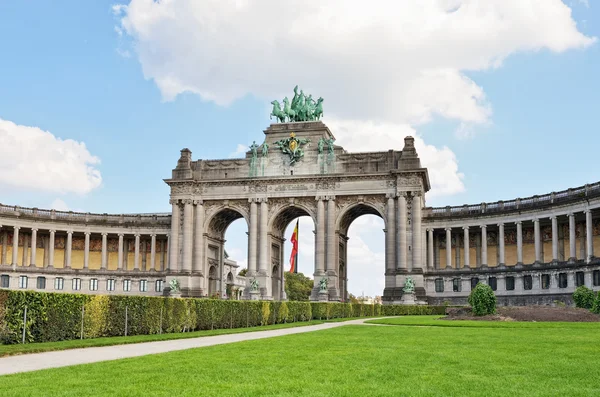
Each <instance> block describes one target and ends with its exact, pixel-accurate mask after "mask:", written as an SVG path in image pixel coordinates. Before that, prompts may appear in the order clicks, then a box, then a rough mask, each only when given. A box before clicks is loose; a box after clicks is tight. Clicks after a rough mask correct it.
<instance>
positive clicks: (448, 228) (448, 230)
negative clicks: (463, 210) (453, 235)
mask: <svg viewBox="0 0 600 397" xmlns="http://www.w3.org/2000/svg"><path fill="white" fill-rule="evenodd" d="M444 230H445V231H447V232H451V231H452V228H451V227H445V228H444Z"/></svg>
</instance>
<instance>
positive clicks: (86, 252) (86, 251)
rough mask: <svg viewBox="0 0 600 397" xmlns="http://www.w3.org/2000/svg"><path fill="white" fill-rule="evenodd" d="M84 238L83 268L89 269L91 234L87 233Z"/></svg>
mask: <svg viewBox="0 0 600 397" xmlns="http://www.w3.org/2000/svg"><path fill="white" fill-rule="evenodd" d="M84 236H85V237H84V244H83V268H84V269H88V268H89V267H90V232H85V233H84Z"/></svg>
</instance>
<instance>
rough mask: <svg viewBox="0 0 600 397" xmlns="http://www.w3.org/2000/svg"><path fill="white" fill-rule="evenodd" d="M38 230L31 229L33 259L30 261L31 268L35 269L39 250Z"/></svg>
mask: <svg viewBox="0 0 600 397" xmlns="http://www.w3.org/2000/svg"><path fill="white" fill-rule="evenodd" d="M37 231H38V230H37V229H31V259H30V260H29V266H31V267H35V255H36V252H35V251H36V249H37Z"/></svg>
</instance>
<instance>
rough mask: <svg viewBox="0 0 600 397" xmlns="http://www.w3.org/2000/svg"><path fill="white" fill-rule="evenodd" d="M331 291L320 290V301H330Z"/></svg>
mask: <svg viewBox="0 0 600 397" xmlns="http://www.w3.org/2000/svg"><path fill="white" fill-rule="evenodd" d="M328 301H329V293H328V292H327V291H319V302H328Z"/></svg>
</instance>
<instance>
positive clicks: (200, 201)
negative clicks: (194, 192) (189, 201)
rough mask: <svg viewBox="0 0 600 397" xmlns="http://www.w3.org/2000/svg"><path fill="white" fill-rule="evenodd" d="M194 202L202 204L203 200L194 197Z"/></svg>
mask: <svg viewBox="0 0 600 397" xmlns="http://www.w3.org/2000/svg"><path fill="white" fill-rule="evenodd" d="M194 204H195V205H204V200H202V199H196V200H194Z"/></svg>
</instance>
